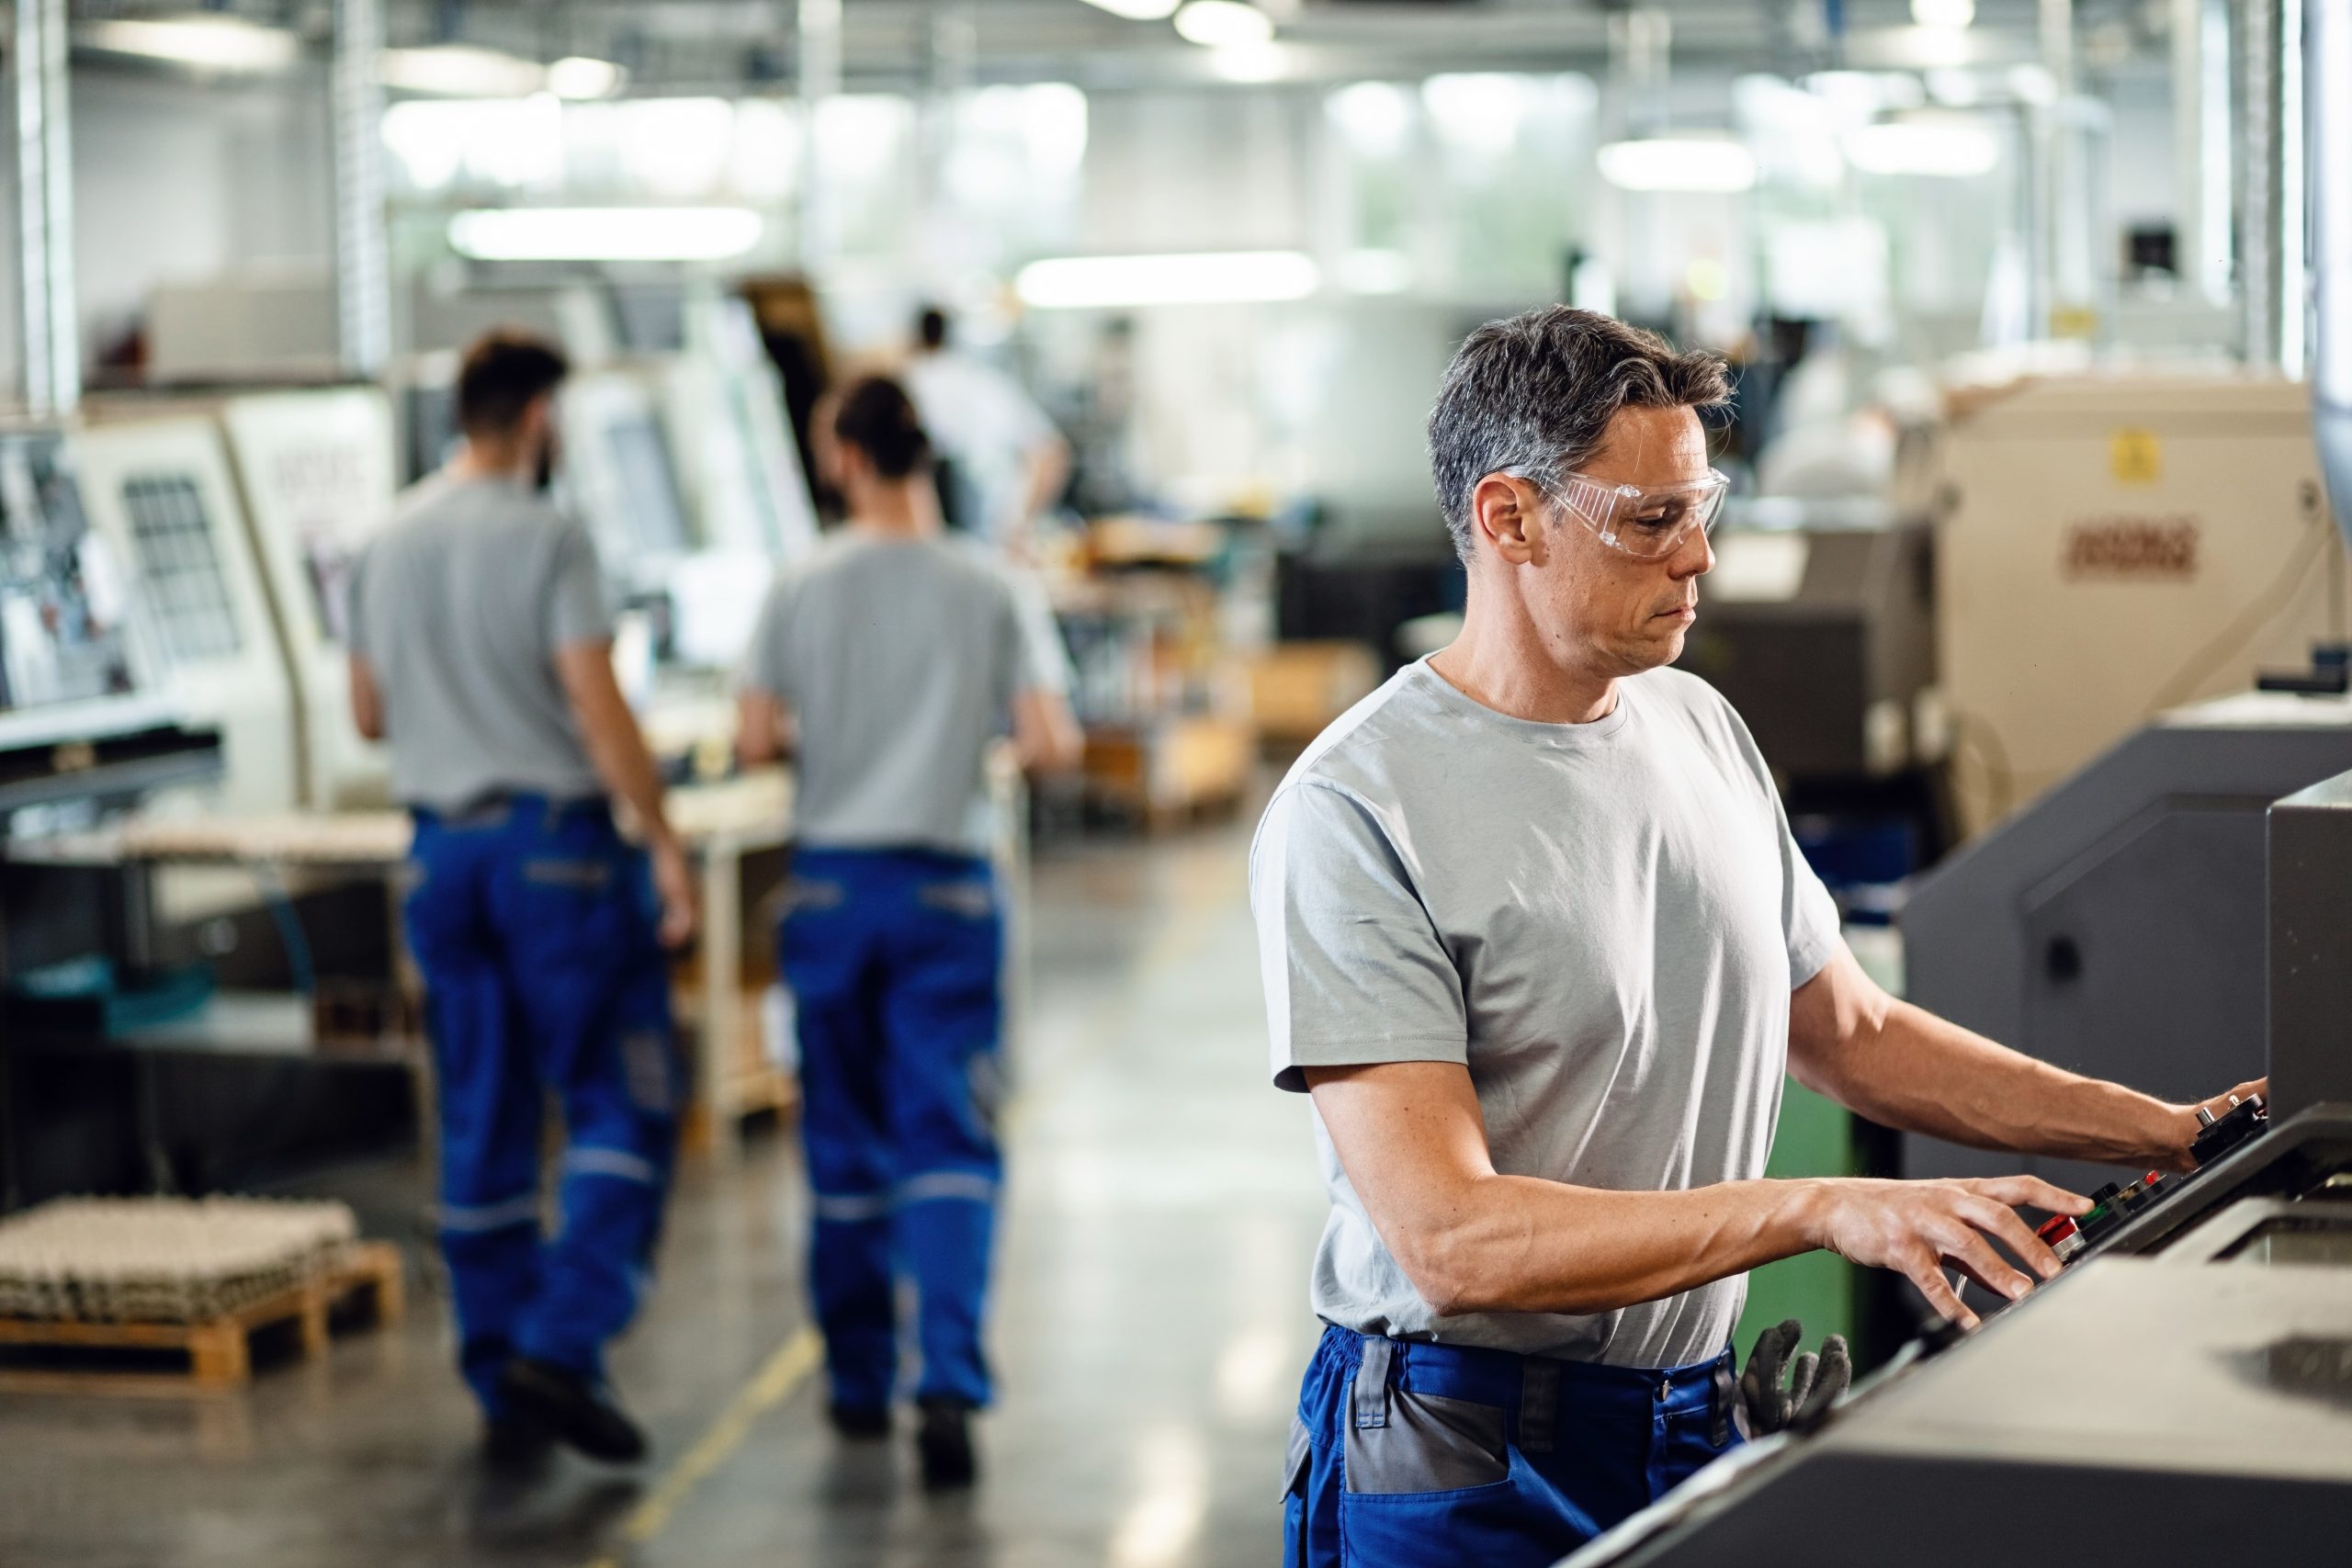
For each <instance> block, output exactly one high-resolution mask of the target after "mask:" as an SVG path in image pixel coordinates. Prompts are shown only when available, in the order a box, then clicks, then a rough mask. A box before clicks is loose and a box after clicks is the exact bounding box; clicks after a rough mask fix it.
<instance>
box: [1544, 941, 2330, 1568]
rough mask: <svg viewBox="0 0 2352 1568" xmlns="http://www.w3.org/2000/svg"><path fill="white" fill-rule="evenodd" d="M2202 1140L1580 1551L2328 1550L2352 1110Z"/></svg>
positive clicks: (1674, 1562)
mask: <svg viewBox="0 0 2352 1568" xmlns="http://www.w3.org/2000/svg"><path fill="white" fill-rule="evenodd" d="M2338 967H2339V968H2340V967H2342V965H2341V963H2340V962H2339V964H2338ZM2246 1110H2247V1111H2249V1112H2250V1111H2252V1107H2250V1106H2249V1107H2247V1108H2246ZM2282 1110H2283V1107H2282ZM2253 1121H2254V1118H2253V1117H2252V1116H2251V1115H2247V1116H2243V1117H2241V1118H2240V1130H2243V1129H2244V1128H2245V1126H2247V1125H2249V1124H2250V1123H2252V1122H2253ZM2222 1141H2223V1142H2225V1141H2226V1140H2222ZM2210 1152H2211V1156H2212V1157H2211V1162H2210V1163H2209V1164H2207V1165H2206V1166H2204V1167H2203V1168H2200V1169H2199V1172H2198V1173H2197V1174H2196V1175H2195V1176H2193V1177H2191V1178H2188V1179H2186V1180H2180V1179H2174V1180H2173V1181H2171V1182H2169V1183H2167V1188H2168V1189H2169V1190H2161V1191H2159V1192H2158V1193H2157V1194H2154V1195H2148V1196H2143V1197H2142V1198H2140V1199H2139V1200H2137V1201H2136V1202H2133V1203H2131V1204H2130V1205H2129V1206H2128V1211H2127V1212H2120V1213H2118V1214H2117V1216H2116V1217H2115V1218H2112V1219H2101V1220H2100V1221H2099V1222H2098V1225H2097V1227H2096V1228H2097V1234H2096V1235H2095V1236H2090V1237H2086V1238H2084V1239H2083V1240H2082V1241H2081V1243H2080V1245H2079V1246H2078V1247H2074V1248H2073V1249H2072V1250H2073V1251H2074V1254H2075V1257H2074V1261H2072V1262H2071V1263H2070V1264H2069V1265H2068V1266H2067V1268H2066V1269H2065V1271H2064V1273H2062V1274H2061V1275H2060V1276H2059V1277H2058V1279H2056V1280H2052V1281H2051V1282H2050V1283H2049V1284H2047V1285H2045V1286H2043V1287H2042V1288H2041V1290H2039V1291H2037V1292H2035V1293H2034V1294H2033V1295H2031V1296H2030V1297H2028V1298H2027V1299H2026V1300H2025V1301H2024V1302H2022V1303H2018V1304H2017V1305H2016V1306H2014V1307H2011V1308H2009V1309H2008V1310H2007V1311H2005V1312H2002V1313H2000V1314H1997V1315H1996V1316H1994V1317H1993V1318H1991V1319H1990V1320H1988V1321H1987V1322H1986V1324H1985V1326H1984V1327H1982V1328H1981V1329H1979V1330H1977V1331H1976V1332H1974V1333H1973V1334H1968V1335H1965V1336H1962V1335H1959V1334H1958V1333H1957V1332H1956V1331H1953V1330H1950V1329H1946V1330H1945V1331H1944V1332H1942V1333H1939V1334H1936V1335H1931V1336H1930V1337H1928V1339H1927V1340H1924V1341H1922V1342H1921V1344H1920V1346H1919V1347H1918V1348H1917V1350H1916V1351H1914V1352H1913V1353H1912V1354H1910V1355H1909V1356H1907V1357H1906V1358H1905V1359H1902V1360H1900V1361H1899V1362H1898V1363H1897V1364H1894V1365H1893V1366H1890V1367H1889V1368H1888V1369H1887V1370H1886V1371H1884V1372H1883V1373H1881V1374H1880V1375H1879V1376H1878V1377H1876V1378H1875V1379H1873V1380H1871V1381H1870V1382H1866V1383H1865V1384H1864V1385H1863V1386H1862V1387H1861V1388H1860V1389H1859V1390H1858V1391H1857V1392H1856V1393H1855V1394H1854V1395H1853V1397H1852V1398H1851V1399H1850V1400H1849V1401H1848V1402H1847V1403H1846V1404H1843V1405H1841V1406H1838V1407H1837V1408H1836V1409H1834V1410H1831V1411H1829V1412H1827V1413H1826V1415H1825V1416H1822V1417H1820V1418H1819V1419H1818V1420H1817V1421H1816V1423H1815V1424H1814V1425H1813V1426H1812V1427H1809V1428H1808V1429H1805V1430H1802V1431H1798V1432H1795V1433H1792V1434H1789V1435H1784V1436H1781V1437H1775V1438H1767V1439H1764V1440H1762V1441H1759V1442H1757V1443H1753V1444H1750V1445H1749V1446H1748V1447H1747V1448H1746V1449H1744V1450H1741V1451H1740V1453H1739V1454H1738V1455H1737V1456H1736V1458H1734V1459H1732V1460H1729V1461H1725V1462H1724V1463H1723V1464H1720V1465H1718V1466H1716V1467H1714V1468H1713V1469H1712V1470H1709V1471H1707V1472H1702V1475H1701V1476H1699V1477H1698V1478H1697V1479H1696V1480H1695V1481H1694V1482H1693V1483H1691V1485H1689V1486H1686V1487H1684V1488H1682V1489H1680V1490H1679V1491H1677V1492H1676V1493H1675V1494H1673V1495H1671V1496H1669V1497H1668V1499H1667V1500H1666V1501H1665V1502H1664V1503H1662V1504H1660V1505H1659V1506H1657V1507H1656V1508H1653V1509H1651V1510H1648V1511H1647V1512H1645V1514H1643V1515H1640V1516H1637V1517H1635V1518H1634V1519H1632V1520H1629V1521H1627V1523H1626V1524H1625V1525H1624V1526H1623V1527H1620V1529H1617V1530H1615V1531H1612V1532H1611V1533H1610V1534H1608V1535H1606V1536H1603V1537H1602V1538H1601V1539H1600V1540H1596V1541H1595V1542H1593V1543H1592V1545H1590V1546H1589V1547H1588V1548H1586V1549H1585V1550H1584V1551H1580V1552H1578V1553H1577V1554H1576V1555H1575V1556H1573V1557H1571V1558H1569V1559H1568V1560H1567V1564H1566V1565H1565V1568H1602V1565H1603V1564H1607V1565H1610V1568H1685V1565H1696V1564H1701V1563H1705V1564H1714V1563H1723V1562H1806V1563H1810V1564H1818V1565H1820V1568H1847V1565H1851V1568H1879V1565H1881V1564H1884V1563H1889V1562H1902V1563H1906V1564H1915V1565H1917V1568H1946V1565H1950V1568H1960V1565H1962V1564H1973V1563H1976V1562H1982V1561H1984V1560H1985V1556H1986V1555H1987V1553H1988V1552H1990V1553H1993V1554H1996V1555H1998V1556H2001V1557H2003V1558H2005V1559H2007V1560H2011V1561H2015V1562H2026V1563H2045V1562H2046V1563H2065V1564H2069V1565H2070V1568H2106V1565H2109V1564H2113V1565H2116V1568H2122V1565H2125V1564H2131V1565H2137V1564H2141V1563H2146V1562H2170V1561H2175V1560H2177V1559H2178V1558H2180V1557H2181V1556H2182V1555H2183V1551H2184V1543H2185V1542H2197V1541H2202V1542H2205V1543H2207V1545H2208V1546H2210V1547H2211V1553H2210V1554H2211V1555H2212V1556H2213V1557H2214V1558H2215V1560H2217V1561H2222V1562H2271V1561H2278V1562H2299V1561H2311V1560H2313V1555H2314V1552H2317V1553H2318V1555H2319V1556H2321V1557H2324V1556H2325V1555H2326V1549H2325V1548H2324V1544H2323V1543H2324V1542H2327V1541H2331V1540H2333V1541H2337V1542H2341V1541H2342V1540H2345V1539H2346V1534H2347V1532H2352V1359H2347V1357H2346V1347H2347V1346H2352V1106H2347V1105H2343V1104H2333V1105H2325V1106H2317V1107H2307V1108H2305V1110H2304V1111H2303V1112H2302V1113H2301V1115H2298V1116H2296V1117H2295V1118H2294V1119H2293V1120H2291V1121H2290V1122H2285V1123H2284V1124H2282V1125H2280V1126H2278V1127H2277V1128H2275V1129H2274V1130H2272V1131H2270V1132H2268V1133H2267V1134H2266V1135H2260V1136H2255V1137H2252V1138H2250V1139H2248V1140H2247V1141H2245V1142H2243V1143H2241V1144H2239V1145H2237V1146H2235V1147H2234V1148H2230V1149H2227V1150H2226V1151H2222V1150H2218V1149H2217V1150H2213V1151H2210Z"/></svg>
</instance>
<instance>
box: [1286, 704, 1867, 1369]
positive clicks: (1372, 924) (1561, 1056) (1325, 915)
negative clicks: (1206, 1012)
mask: <svg viewBox="0 0 2352 1568" xmlns="http://www.w3.org/2000/svg"><path fill="white" fill-rule="evenodd" d="M1618 692H1619V696H1618V702H1617V706H1616V708H1615V710H1614V711H1613V712H1611V714H1610V716H1608V717H1606V718H1603V719H1600V720H1597V721H1596V722H1594V723H1591V724H1577V725H1555V724H1536V723H1532V722H1530V721H1528V720H1524V719H1517V718H1512V717H1510V716H1507V715H1504V714H1500V713H1497V712H1496V711H1494V710H1493V709H1492V708H1488V707H1487V706H1485V705H1481V704H1479V703H1476V702H1475V701H1473V700H1472V699H1471V698H1469V697H1467V696H1465V695H1464V694H1462V693H1461V692H1459V691H1457V690H1455V689H1454V688H1453V686H1452V685H1450V684H1448V683H1447V682H1446V681H1445V679H1444V678H1443V677H1442V676H1441V675H1439V674H1438V673H1437V672H1436V671H1433V670H1431V669H1430V668H1429V666H1428V665H1427V664H1414V665H1409V666H1408V667H1407V668H1406V669H1404V670H1403V671H1399V672H1398V673H1397V675H1396V676H1395V677H1394V678H1392V679H1391V680H1390V681H1389V682H1387V684H1385V685H1384V686H1382V687H1381V688H1380V690H1378V691H1377V692H1374V694H1372V695H1371V696H1369V697H1366V698H1365V699H1364V700H1363V702H1361V703H1359V704H1357V705H1355V707H1354V708H1352V709H1351V710H1350V711H1349V712H1348V713H1347V714H1346V715H1345V716H1342V717H1341V718H1340V720H1339V721H1338V722H1337V723H1336V724H1334V725H1332V727H1331V728H1329V729H1328V730H1326V731H1324V733H1323V735H1322V736H1321V737H1320V738H1319V739H1317V741H1316V742H1315V744H1314V745H1313V746H1312V747H1310V748H1309V749H1308V750H1307V751H1306V755H1304V756H1303V757H1301V758H1300V759H1299V761H1298V762H1297V765H1296V766H1295V767H1294V768H1292V770H1291V772H1290V775H1289V777H1287V778H1286V779H1284V780H1283V784H1282V787H1281V789H1280V790H1279V791H1277V792H1276V794H1275V795H1274V798H1273V802H1272V805H1270V806H1269V807H1267V809H1266V816H1265V818H1264V820H1263V821H1262V822H1261V823H1260V825H1259V828H1258V836H1257V841H1256V843H1255V844H1254V845H1253V846H1252V848H1251V851H1250V903H1251V906H1252V908H1254V909H1255V911H1256V914H1257V921H1258V937H1259V953H1260V958H1261V966H1262V968H1263V971H1264V977H1265V985H1266V1009H1267V1015H1268V1019H1269V1021H1270V1023H1271V1026H1272V1037H1273V1069H1274V1081H1275V1083H1276V1084H1278V1085H1279V1086H1281V1087H1282V1088H1284V1089H1304V1088H1305V1087H1306V1079H1305V1076H1304V1074H1303V1073H1302V1071H1301V1069H1302V1068H1304V1067H1307V1066H1351V1065H1356V1064H1362V1063H1372V1062H1420V1061H1436V1062H1461V1063H1464V1064H1465V1065H1466V1066H1468V1067H1469V1069H1470V1077H1471V1081H1472V1083H1473V1084H1474V1085H1475V1086H1476V1090H1477V1095H1478V1108H1479V1111H1480V1113H1481V1115H1482V1116H1483V1118H1484V1120H1485V1122H1486V1132H1487V1146H1488V1148H1489V1149H1490V1150H1491V1151H1492V1154H1493V1157H1494V1163H1495V1168H1496V1169H1497V1170H1498V1171H1501V1172H1503V1173H1504V1174H1506V1175H1516V1176H1532V1177H1539V1178H1542V1179H1546V1180H1551V1181H1561V1182H1567V1183H1571V1184H1574V1185H1577V1186H1581V1187H1599V1188H1607V1189H1611V1190H1620V1191H1664V1190H1672V1189H1680V1188H1692V1187H1701V1186H1705V1185H1708V1184H1710V1183H1713V1182H1718V1181H1732V1180H1740V1179H1749V1178H1754V1177H1758V1176H1760V1175H1762V1174H1763V1171H1764V1160H1765V1156H1766V1155H1767V1154H1768V1153H1769V1152H1770V1148H1771V1143H1772V1130H1773V1126H1774V1123H1775V1122H1777V1120H1778V1119H1779V1115H1780V1105H1781V1075H1782V1072H1783V1070H1784V1063H1785V1061H1786V1058H1787V1055H1788V1031H1789V996H1790V993H1791V992H1792V990H1793V989H1794V988H1795V987H1798V986H1800V985H1803V984H1804V982H1805V981H1807V980H1809V979H1811V978H1812V977H1813V976H1815V974H1817V973H1818V972H1819V971H1820V969H1821V966H1822V965H1823V964H1826V963H1827V962H1828V961H1829V958H1830V955H1831V954H1832V953H1834V952H1835V951H1836V947H1837V943H1838V940H1839V937H1838V917H1837V911H1836V909H1835V908H1834V907H1833V906H1832V905H1831V903H1830V901H1829V896H1828V894H1827V893H1826V891H1825V890H1824V889H1823V887H1822V886H1821V883H1820V881H1819V880H1818V879H1817V878H1816V877H1815V875H1814V874H1813V873H1812V871H1811V869H1810V868H1808V867H1807V866H1806V864H1805V863H1804V858H1803V857H1802V856H1801V855H1800V854H1799V853H1798V852H1797V848H1796V845H1795V842H1794V840H1792V839H1791V838H1790V836H1789V830H1788V826H1787V823H1786V820H1785V818H1783V817H1782V815H1781V805H1780V799H1779V796H1778V795H1776V794H1775V793H1774V791H1773V788H1772V781H1771V778H1770V774H1769V773H1767V772H1766V770H1765V766H1764V761H1763V758H1762V757H1761V756H1759V755H1758V752H1757V750H1756V745H1755V742H1754V741H1753V740H1751V739H1749V738H1748V734H1747V727H1746V726H1745V725H1743V724H1742V723H1741V722H1740V720H1739V716H1738V715H1736V714H1735V713H1734V712H1733V711H1732V710H1731V707H1730V705H1728V704H1726V703H1725V702H1724V700H1723V698H1722V697H1720V696H1718V695H1717V694H1715V692H1714V690H1713V688H1712V687H1710V686H1708V685H1707V684H1706V683H1705V682H1702V681H1700V680H1698V679H1697V678H1696V677H1694V676H1691V675H1687V674H1684V673H1683V672H1681V671H1677V670H1654V671H1649V672H1648V673H1646V674H1643V675H1637V676H1634V677H1632V678H1631V679H1628V680H1626V681H1624V682H1621V683H1620V685H1619V687H1618ZM1316 1141H1317V1145H1318V1147H1319V1150H1320V1153H1321V1156H1322V1161H1323V1172H1324V1179H1325V1182H1326V1184H1327V1185H1328V1186H1329V1189H1330V1194H1331V1215H1330V1219H1329V1223H1328V1224H1326V1225H1325V1227H1324V1231H1323V1241H1322V1245H1321V1247H1320V1249H1319V1251H1318V1252H1317V1257H1316V1260H1315V1279H1314V1287H1313V1294H1314V1303H1315V1310H1316V1312H1317V1314H1319V1315H1321V1316H1322V1317H1323V1318H1325V1319H1326V1320H1328V1321H1329V1322H1331V1323H1335V1324H1339V1325H1341V1326H1343V1327H1347V1328H1351V1329H1354V1330H1356V1331H1357V1332H1359V1333H1363V1334H1386V1335H1391V1336H1395V1337H1399V1338H1407V1339H1433V1340H1443V1341H1446V1342H1449V1343H1454V1344H1464V1345H1483V1346H1491V1347H1494V1348H1500V1349H1506V1350H1514V1351H1519V1352H1521V1353H1528V1354H1543V1355H1551V1356H1558V1357H1563V1358H1566V1359H1570V1360H1580V1361H1601V1362H1607V1363H1609V1364H1611V1365H1614V1366H1634V1367H1664V1366H1680V1365H1685V1364H1688V1363H1690V1362H1693V1361H1699V1360H1703V1359H1706V1358H1708V1357H1710V1356H1713V1355H1714V1354H1715V1353H1716V1352H1718V1351H1720V1350H1721V1349H1722V1348H1724V1345H1725V1344H1726V1343H1727V1342H1728V1341H1729V1339H1730V1337H1731V1331H1732V1327H1733V1325H1734V1324H1735V1323H1736V1321H1737V1319H1738V1316H1739V1310H1740V1307H1741V1304H1742V1303H1743V1302H1744V1301H1745V1300H1746V1297H1747V1280H1746V1279H1745V1277H1735V1278H1733V1279H1728V1280H1718V1281H1717V1282H1715V1283H1713V1284H1711V1285H1705V1286H1702V1287H1701V1288H1700V1289H1698V1290H1694V1291H1689V1292H1684V1293H1682V1294H1681V1295H1679V1296H1672V1297H1668V1298H1667V1299H1666V1300H1664V1301H1657V1302H1645V1303H1641V1304H1639V1305H1636V1306H1631V1307H1626V1308H1623V1309H1622V1310H1620V1311H1616V1312H1608V1313H1599V1314H1591V1315H1568V1314H1532V1313H1470V1314H1460V1315H1456V1316H1453V1317H1441V1316H1439V1315H1438V1314H1436V1313H1435V1312H1433V1311H1432V1310H1430V1306H1429V1303H1426V1302H1424V1301H1423V1300H1422V1299H1421V1298H1420V1296H1419V1294H1418V1293H1416V1292H1415V1291H1414V1289H1413V1286H1412V1283H1411V1281H1410V1280H1408V1279H1407V1278H1406V1275H1405V1272H1404V1270H1403V1269H1401V1268H1399V1267H1398V1266H1397V1261H1396V1259H1395V1258H1393V1257H1391V1256H1390V1254H1389V1251H1388V1249H1387V1247H1385V1246H1384V1245H1383V1244H1382V1242H1381V1239H1380V1237H1379V1235H1377V1234H1375V1233H1374V1229H1373V1225H1372V1222H1371V1221H1370V1220H1369V1219H1368V1218H1367V1217H1366V1215H1365V1213H1364V1210H1363V1204H1362V1203H1361V1202H1360V1201H1358V1199H1357V1197H1356V1194H1355V1191H1354V1190H1353V1189H1352V1188H1351V1186H1350V1185H1349V1183H1348V1179H1347V1177H1346V1174H1345V1173H1344V1172H1343V1171H1342V1170H1341V1168H1340V1162H1339V1158H1338V1156H1337V1155H1336V1154H1335V1153H1334V1152H1333V1150H1332V1146H1331V1140H1330V1136H1329V1133H1328V1131H1327V1130H1326V1129H1325V1128H1324V1127H1323V1124H1322V1122H1321V1120H1320V1119H1319V1118H1317V1122H1316Z"/></svg>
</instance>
